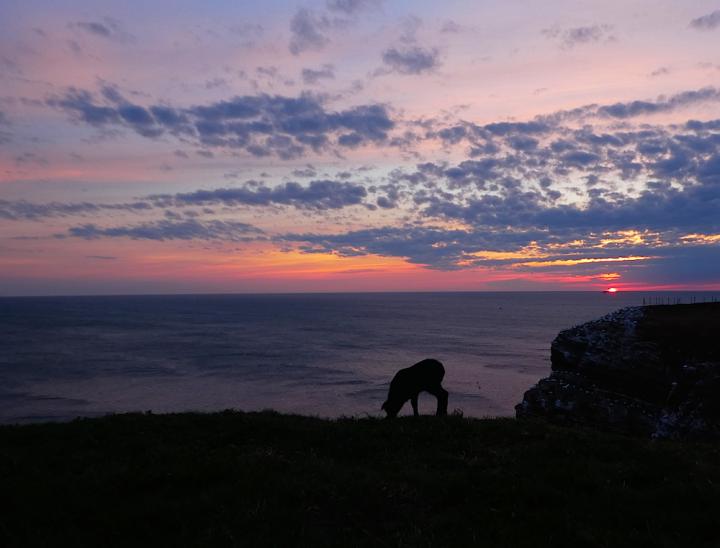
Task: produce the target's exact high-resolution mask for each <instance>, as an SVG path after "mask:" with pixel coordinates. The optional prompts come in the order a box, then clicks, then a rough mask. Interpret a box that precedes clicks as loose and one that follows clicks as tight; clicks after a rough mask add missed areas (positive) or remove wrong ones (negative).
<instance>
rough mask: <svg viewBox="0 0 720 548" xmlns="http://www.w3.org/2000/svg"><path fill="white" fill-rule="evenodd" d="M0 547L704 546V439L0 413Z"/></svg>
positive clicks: (719, 483) (716, 490) (506, 424)
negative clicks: (23, 418) (9, 422)
mask: <svg viewBox="0 0 720 548" xmlns="http://www.w3.org/2000/svg"><path fill="white" fill-rule="evenodd" d="M0 493H2V497H0V545H1V546H4V547H8V548H9V547H13V546H64V545H67V546H76V547H80V546H93V547H95V546H141V545H152V546H162V547H168V546H279V547H281V546H282V547H284V546H343V547H346V546H413V547H416V546H466V545H474V546H508V547H510V546H512V547H522V546H532V547H534V548H537V547H542V546H553V547H558V546H591V547H592V546H613V547H616V546H633V547H639V546H648V547H650V546H652V547H664V546H683V547H689V546H692V547H696V546H718V543H720V530H718V528H717V525H716V522H717V516H718V510H720V448H719V447H718V446H716V445H709V444H679V443H672V442H650V441H645V440H639V439H632V438H624V437H618V436H613V435H609V434H603V433H598V432H594V431H590V430H579V429H563V428H558V427H553V426H549V425H547V424H544V423H540V422H533V421H529V422H526V421H516V420H512V419H486V420H475V419H464V418H461V417H448V418H435V417H421V418H418V419H415V418H412V417H408V418H402V419H397V420H394V421H384V420H376V419H358V420H354V419H346V420H337V421H327V420H321V419H316V418H308V417H299V416H287V415H279V414H275V413H240V412H224V413H217V414H209V415H204V414H177V415H140V414H129V415H117V416H111V417H106V418H103V419H91V420H79V421H75V422H72V423H66V424H41V425H29V426H5V427H0Z"/></svg>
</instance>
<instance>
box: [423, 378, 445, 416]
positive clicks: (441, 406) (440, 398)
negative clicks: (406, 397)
mask: <svg viewBox="0 0 720 548" xmlns="http://www.w3.org/2000/svg"><path fill="white" fill-rule="evenodd" d="M428 392H430V393H431V394H432V395H433V396H435V397H436V398H437V412H436V413H435V414H436V415H437V416H438V417H444V416H445V415H447V406H448V391H447V390H445V389H444V388H443V387H442V386H440V385H438V386H437V387H436V388H433V390H428Z"/></svg>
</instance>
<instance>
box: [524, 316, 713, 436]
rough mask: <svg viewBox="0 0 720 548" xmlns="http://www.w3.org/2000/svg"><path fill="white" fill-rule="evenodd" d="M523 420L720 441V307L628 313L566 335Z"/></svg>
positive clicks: (558, 341)
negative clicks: (540, 419) (539, 418)
mask: <svg viewBox="0 0 720 548" xmlns="http://www.w3.org/2000/svg"><path fill="white" fill-rule="evenodd" d="M551 360H552V374H551V375H550V376H549V377H548V378H545V379H542V380H541V381H540V382H539V383H538V384H537V385H536V386H534V387H533V388H531V389H530V390H528V391H527V392H526V393H525V396H524V398H523V401H522V402H521V403H520V404H519V405H517V406H516V408H515V409H516V413H517V416H518V417H519V418H520V417H527V416H542V417H547V418H549V419H550V420H552V421H554V422H560V423H576V424H585V425H590V426H595V427H599V428H603V429H606V430H615V431H620V432H625V433H630V434H638V435H642V436H651V437H663V438H700V439H704V438H711V439H718V438H720V303H704V304H693V305H671V306H647V307H634V308H625V309H623V310H619V311H617V312H614V313H612V314H609V315H607V316H605V317H603V318H600V319H599V320H596V321H593V322H589V323H586V324H583V325H580V326H577V327H574V328H572V329H568V330H566V331H562V332H561V333H560V334H559V335H558V336H557V338H556V339H555V340H554V341H553V343H552V347H551Z"/></svg>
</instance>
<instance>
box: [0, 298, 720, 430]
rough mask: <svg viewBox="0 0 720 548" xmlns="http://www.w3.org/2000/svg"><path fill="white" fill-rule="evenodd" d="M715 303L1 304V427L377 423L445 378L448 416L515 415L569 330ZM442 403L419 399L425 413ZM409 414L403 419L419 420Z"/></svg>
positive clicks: (239, 300) (209, 300)
mask: <svg viewBox="0 0 720 548" xmlns="http://www.w3.org/2000/svg"><path fill="white" fill-rule="evenodd" d="M713 298H716V299H720V293H702V292H694V293H664V294H660V293H634V292H633V293H630V292H628V293H617V294H614V295H608V294H603V293H599V292H598V293H593V292H567V293H565V292H562V293H558V292H552V293H549V292H548V293H370V294H367V293H366V294H297V295H181V296H132V297H128V296H118V297H39V298H2V299H0V422H4V423H15V422H17V423H22V422H34V421H45V420H68V419H71V418H74V417H77V416H98V415H104V414H107V413H112V412H126V411H149V410H152V411H153V412H158V413H159V412H170V411H188V410H200V411H212V410H221V409H227V408H235V409H242V410H261V409H275V410H278V411H282V412H293V413H302V414H311V415H319V416H323V417H339V416H366V415H371V416H381V415H382V412H381V411H380V405H381V404H382V402H383V401H384V399H385V396H386V393H387V388H388V383H389V382H390V379H391V378H392V376H393V375H394V374H395V372H396V371H397V370H398V369H399V368H402V367H407V366H410V365H412V364H413V363H415V362H417V361H419V360H421V359H424V358H429V357H432V358H436V359H439V360H440V361H442V362H443V363H444V364H445V369H446V375H445V381H444V385H445V387H446V389H447V390H449V392H450V403H449V410H450V411H452V410H454V409H458V410H462V411H463V413H464V414H465V415H466V416H476V417H482V416H507V415H512V414H513V406H514V405H515V404H517V403H518V402H519V401H520V400H521V398H522V395H523V392H524V391H525V390H527V389H528V388H529V387H530V386H532V385H533V384H534V383H535V382H537V380H538V379H540V378H541V377H544V376H546V375H547V374H548V373H549V371H550V343H551V342H552V340H553V338H554V337H555V336H556V335H557V333H558V331H560V330H561V329H565V328H568V327H571V326H573V325H576V324H578V323H582V322H585V321H588V320H592V319H595V318H597V317H599V316H601V315H603V314H605V313H608V312H611V311H613V310H615V309H618V308H621V307H624V306H630V305H639V304H642V303H643V299H646V300H647V301H648V302H650V301H652V302H655V301H657V300H658V299H665V300H668V299H669V300H671V301H672V302H675V301H676V300H678V299H682V300H683V302H691V301H692V299H697V300H712V299H713ZM434 410H435V399H434V398H433V397H432V396H430V395H429V394H422V395H421V396H420V411H421V413H433V412H434ZM411 412H412V411H411V408H410V405H409V403H408V404H407V405H406V406H405V408H403V410H402V412H401V414H409V413H411Z"/></svg>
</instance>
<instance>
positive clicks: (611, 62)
mask: <svg viewBox="0 0 720 548" xmlns="http://www.w3.org/2000/svg"><path fill="white" fill-rule="evenodd" d="M719 46H720V2H717V1H714V2H712V1H704V0H694V1H693V2H684V1H668V0H653V1H644V0H642V1H640V0H638V1H629V0H624V1H612V0H609V1H603V2H597V1H593V2H590V1H579V0H573V1H570V0H568V1H563V0H545V1H539V0H537V1H530V0H478V1H460V0H446V1H444V2H430V1H417V0H416V1H391V0H316V1H302V2H286V1H276V0H264V1H263V2H250V1H237V0H236V1H234V2H229V1H227V2H221V1H213V0H206V1H203V2H199V1H197V2H191V1H177V0H176V1H172V2H165V1H153V2H147V1H144V2H136V1H133V0H125V1H123V2H118V1H112V2H111V1H98V0H93V1H84V0H76V1H72V2H66V1H62V0H54V1H52V2H50V1H33V0H23V1H19V0H8V1H5V2H2V3H0V295H62V294H125V293H141V294H142V293H194V292H201V293H228V292H300V291H454V290H487V291H502V290H602V289H606V288H608V287H611V286H613V287H617V288H618V289H620V290H633V289H635V290H645V289H648V290H652V289H658V290H673V289H678V290H679V289H693V290H701V289H720V47H719Z"/></svg>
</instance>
